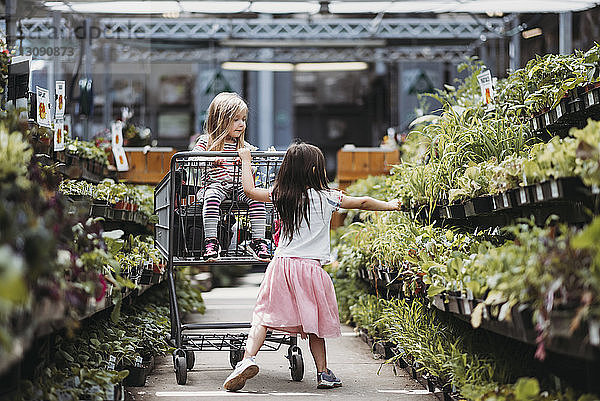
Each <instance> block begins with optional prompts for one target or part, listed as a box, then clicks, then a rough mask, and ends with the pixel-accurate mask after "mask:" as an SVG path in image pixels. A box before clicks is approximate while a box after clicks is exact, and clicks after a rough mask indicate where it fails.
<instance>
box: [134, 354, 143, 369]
mask: <svg viewBox="0 0 600 401" xmlns="http://www.w3.org/2000/svg"><path fill="white" fill-rule="evenodd" d="M135 366H136V367H138V368H141V367H142V357H141V356H139V355H138V356H137V357H136V358H135Z"/></svg>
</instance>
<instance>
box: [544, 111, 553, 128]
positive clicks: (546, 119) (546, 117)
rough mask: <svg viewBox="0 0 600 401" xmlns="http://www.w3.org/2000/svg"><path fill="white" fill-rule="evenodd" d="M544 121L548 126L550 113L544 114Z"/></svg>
mask: <svg viewBox="0 0 600 401" xmlns="http://www.w3.org/2000/svg"><path fill="white" fill-rule="evenodd" d="M544 120H545V121H546V125H550V124H551V123H550V112H548V113H544Z"/></svg>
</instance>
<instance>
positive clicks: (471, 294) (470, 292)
mask: <svg viewBox="0 0 600 401" xmlns="http://www.w3.org/2000/svg"><path fill="white" fill-rule="evenodd" d="M467 299H468V300H469V301H472V300H473V291H472V290H471V289H470V288H467Z"/></svg>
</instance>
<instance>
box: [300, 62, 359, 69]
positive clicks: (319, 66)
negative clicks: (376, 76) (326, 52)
mask: <svg viewBox="0 0 600 401" xmlns="http://www.w3.org/2000/svg"><path fill="white" fill-rule="evenodd" d="M367 68H369V65H368V64H367V63H365V62H364V61H344V62H339V63H298V64H296V66H295V70H296V71H361V70H366V69H367Z"/></svg>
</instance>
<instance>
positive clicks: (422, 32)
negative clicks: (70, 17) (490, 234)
mask: <svg viewBox="0 0 600 401" xmlns="http://www.w3.org/2000/svg"><path fill="white" fill-rule="evenodd" d="M69 25H72V24H69ZM504 26H505V24H504V22H503V20H502V19H498V18H488V19H481V20H475V19H473V18H470V17H466V18H443V19H442V18H440V19H433V18H430V19H425V18H423V19H417V18H402V19H396V18H394V19H387V18H384V19H379V20H377V19H367V18H363V19H344V18H337V19H322V20H320V19H314V20H305V19H209V18H207V19H179V20H177V19H164V18H101V19H97V20H96V21H95V22H94V23H93V25H92V29H91V30H90V34H91V35H92V36H95V37H92V39H96V38H105V39H139V40H150V39H171V40H199V39H206V40H210V39H212V40H222V39H278V40H286V39H294V40H298V39H320V40H324V39H327V40H336V39H342V40H343V39H479V38H480V37H481V36H482V35H485V36H489V37H499V36H501V35H502V34H503V32H504ZM81 32H82V30H81V29H79V31H78V28H77V26H67V25H66V24H65V25H64V26H63V27H62V29H61V30H60V32H59V33H57V32H56V29H55V28H54V27H53V24H52V20H51V19H50V18H31V19H23V20H21V21H20V33H21V37H22V38H26V39H42V38H53V37H56V36H57V35H60V37H61V38H77V37H78V34H79V35H80V34H81Z"/></svg>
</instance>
